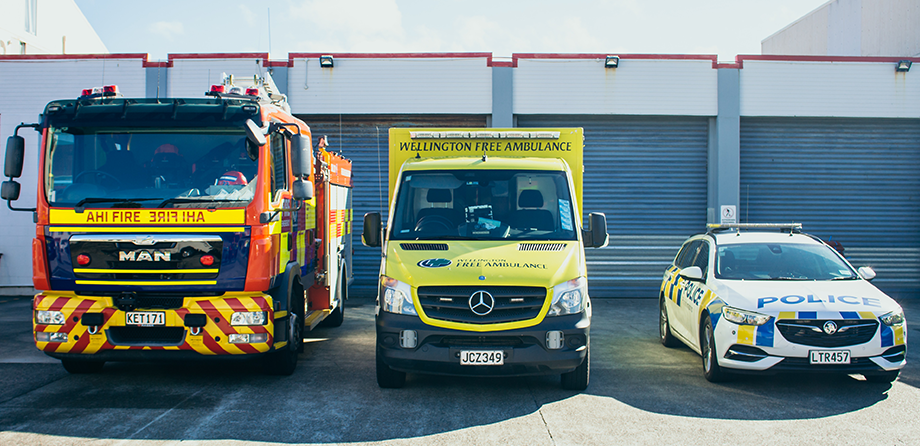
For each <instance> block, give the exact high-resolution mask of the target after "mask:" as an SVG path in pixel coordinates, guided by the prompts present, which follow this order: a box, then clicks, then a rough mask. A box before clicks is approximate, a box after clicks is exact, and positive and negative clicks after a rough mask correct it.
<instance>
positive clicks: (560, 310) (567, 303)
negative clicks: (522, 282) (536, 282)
mask: <svg viewBox="0 0 920 446" xmlns="http://www.w3.org/2000/svg"><path fill="white" fill-rule="evenodd" d="M587 299H588V279H586V278H584V277H579V278H577V279H572V280H569V281H567V282H563V283H560V284H559V285H556V286H554V287H553V303H552V305H550V307H549V313H547V315H548V316H562V315H565V314H576V313H581V312H582V311H583V310H584V309H585V301H586V300H587Z"/></svg>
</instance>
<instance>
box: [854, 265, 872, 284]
mask: <svg viewBox="0 0 920 446" xmlns="http://www.w3.org/2000/svg"><path fill="white" fill-rule="evenodd" d="M856 272H857V273H859V277H862V278H863V279H866V280H868V281H872V279H874V278H875V275H876V274H875V270H874V269H872V267H871V266H861V267H859V269H857V270H856Z"/></svg>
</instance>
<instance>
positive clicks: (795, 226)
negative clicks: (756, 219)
mask: <svg viewBox="0 0 920 446" xmlns="http://www.w3.org/2000/svg"><path fill="white" fill-rule="evenodd" d="M732 229H735V230H737V231H738V232H741V230H742V229H778V230H780V232H783V230H788V231H789V233H790V234H791V233H795V232H802V224H801V223H728V224H721V223H710V224H707V225H706V230H707V232H717V231H730V230H732Z"/></svg>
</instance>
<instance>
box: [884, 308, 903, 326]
mask: <svg viewBox="0 0 920 446" xmlns="http://www.w3.org/2000/svg"><path fill="white" fill-rule="evenodd" d="M879 320H881V321H882V323H884V324H885V325H887V326H889V327H891V326H894V325H901V324H903V323H904V312H903V311H901V310H897V311H892V312H891V313H888V314H886V315H884V316H880V317H879Z"/></svg>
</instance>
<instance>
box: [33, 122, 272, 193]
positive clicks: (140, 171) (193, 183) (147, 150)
mask: <svg viewBox="0 0 920 446" xmlns="http://www.w3.org/2000/svg"><path fill="white" fill-rule="evenodd" d="M45 150H46V153H45V160H46V161H45V171H44V181H45V190H46V193H47V198H48V201H49V203H50V204H51V205H52V206H79V204H78V203H94V205H99V206H103V207H105V206H111V207H125V206H131V207H151V208H155V207H158V206H159V207H215V205H216V206H217V207H239V206H243V205H245V204H246V203H249V202H250V201H251V200H252V197H253V196H254V190H255V181H253V180H254V178H255V176H256V173H257V163H256V162H255V161H254V160H252V159H250V158H249V155H248V153H247V150H246V135H245V133H243V131H242V130H241V129H227V130H220V129H218V130H215V129H213V128H210V129H188V128H184V129H181V130H177V129H164V130H149V129H144V130H142V131H132V130H126V129H116V130H113V129H96V128H85V127H84V128H76V127H69V128H53V127H52V128H49V129H48V139H47V144H46V147H45Z"/></svg>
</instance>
